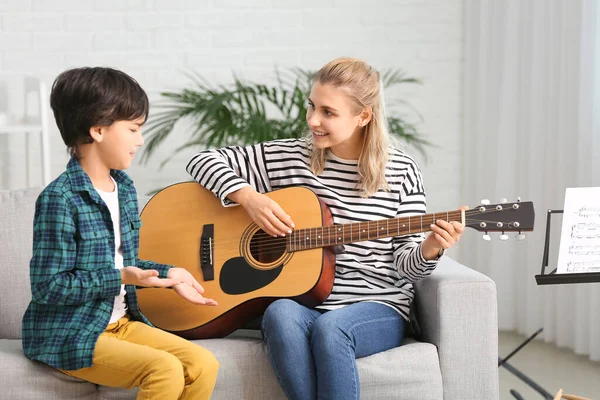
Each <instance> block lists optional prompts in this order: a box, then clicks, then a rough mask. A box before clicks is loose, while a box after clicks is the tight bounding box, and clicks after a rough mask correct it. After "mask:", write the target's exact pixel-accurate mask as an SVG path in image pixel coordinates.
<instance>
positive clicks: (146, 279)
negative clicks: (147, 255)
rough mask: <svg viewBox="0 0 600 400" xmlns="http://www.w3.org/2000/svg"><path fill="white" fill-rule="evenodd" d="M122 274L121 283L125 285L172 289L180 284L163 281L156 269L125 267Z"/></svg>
mask: <svg viewBox="0 0 600 400" xmlns="http://www.w3.org/2000/svg"><path fill="white" fill-rule="evenodd" d="M119 271H120V272H121V282H122V283H123V284H124V285H135V286H144V287H171V286H173V285H176V284H178V283H180V282H181V281H180V280H177V279H169V278H166V279H162V278H159V277H158V271H157V270H155V269H147V270H144V269H141V268H138V267H124V268H122V269H120V270H119Z"/></svg>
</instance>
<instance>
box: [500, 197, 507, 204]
mask: <svg viewBox="0 0 600 400" xmlns="http://www.w3.org/2000/svg"><path fill="white" fill-rule="evenodd" d="M507 201H508V200H506V199H505V198H504V197H503V198H501V199H500V201H499V202H498V203H500V204H504V203H506V202H507Z"/></svg>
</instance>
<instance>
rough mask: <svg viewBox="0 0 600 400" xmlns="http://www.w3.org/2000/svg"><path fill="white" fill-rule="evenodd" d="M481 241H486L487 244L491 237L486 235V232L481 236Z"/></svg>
mask: <svg viewBox="0 0 600 400" xmlns="http://www.w3.org/2000/svg"><path fill="white" fill-rule="evenodd" d="M482 239H483V240H486V241H488V242H489V241H490V240H492V237H491V236H490V235H488V233H487V232H486V233H485V234H484V235H483V237H482Z"/></svg>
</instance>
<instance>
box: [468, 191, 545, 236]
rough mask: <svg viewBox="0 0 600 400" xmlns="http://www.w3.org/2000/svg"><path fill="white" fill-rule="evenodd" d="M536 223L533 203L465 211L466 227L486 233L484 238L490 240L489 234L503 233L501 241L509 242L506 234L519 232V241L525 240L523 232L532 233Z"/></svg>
mask: <svg viewBox="0 0 600 400" xmlns="http://www.w3.org/2000/svg"><path fill="white" fill-rule="evenodd" d="M534 222H535V211H534V209H533V202H531V201H524V202H522V201H520V200H519V201H516V202H514V203H509V202H504V201H503V202H500V203H497V204H489V202H487V201H482V204H480V205H478V206H477V207H473V208H471V209H469V210H467V211H465V226H468V227H469V228H473V229H475V230H478V231H480V232H484V233H485V234H484V236H483V238H484V239H485V240H490V239H491V238H490V236H489V235H488V232H502V235H501V236H500V240H507V239H508V236H506V235H505V232H519V235H518V236H517V239H523V238H524V235H523V234H522V232H523V231H532V230H533V226H534Z"/></svg>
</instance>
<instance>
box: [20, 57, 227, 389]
mask: <svg viewBox="0 0 600 400" xmlns="http://www.w3.org/2000/svg"><path fill="white" fill-rule="evenodd" d="M50 103H51V107H52V110H53V112H54V117H55V119H56V124H57V125H58V128H59V130H60V134H61V136H62V138H63V141H64V142H65V144H66V146H67V148H68V151H69V153H70V154H71V160H70V161H69V163H68V164H67V169H66V171H65V172H64V173H63V174H61V175H60V176H59V177H58V178H57V179H56V180H55V181H53V182H52V183H50V184H49V185H48V186H47V187H46V188H45V189H44V190H43V192H42V193H41V194H40V196H39V197H38V199H37V202H36V210H35V217H34V234H33V257H32V259H31V264H30V279H31V292H32V300H31V302H30V304H29V307H28V308H27V311H26V312H25V315H24V317H23V349H24V352H25V355H26V356H27V357H29V358H31V359H33V360H38V361H41V362H43V363H46V364H48V365H50V366H52V367H54V368H57V369H59V370H60V371H62V372H63V373H65V374H67V375H71V376H74V377H77V378H80V379H83V380H86V381H89V382H93V383H96V384H99V385H106V386H113V387H124V388H133V387H139V392H138V399H141V398H144V399H148V398H150V399H178V398H179V399H208V398H209V397H210V394H211V393H212V390H213V388H214V385H215V383H216V378H217V371H218V367H219V364H218V362H217V361H216V359H215V358H214V356H213V355H212V353H210V352H209V351H208V350H206V349H203V348H202V347H200V346H198V345H196V344H194V343H191V342H189V341H187V340H185V339H182V338H180V337H177V336H175V335H172V334H170V333H167V332H164V331H161V330H160V329H157V328H154V327H152V326H151V325H150V323H149V322H148V320H147V319H146V318H145V317H144V315H142V313H141V312H140V310H139V307H138V304H137V297H136V291H135V287H136V286H145V287H151V286H152V287H172V288H173V290H175V292H176V293H177V294H178V295H180V296H181V297H183V298H185V299H186V300H188V301H191V302H193V303H196V304H202V305H208V306H211V305H216V302H215V301H214V300H211V299H207V298H204V297H203V296H202V292H203V291H204V290H203V288H202V286H200V284H199V283H198V282H197V281H196V280H195V279H194V278H193V276H192V275H191V274H190V273H189V272H188V271H187V270H185V269H182V268H175V267H171V266H169V265H163V264H157V263H154V262H151V261H144V260H139V259H138V257H137V255H138V240H139V228H140V225H141V223H140V219H139V216H138V204H137V194H136V191H135V188H134V186H133V182H132V180H131V179H130V178H129V177H128V176H127V174H125V173H124V172H123V171H122V170H124V169H127V168H128V167H129V165H130V164H131V161H132V159H133V157H134V155H135V153H136V151H137V150H138V148H139V147H140V146H142V145H143V143H144V139H143V138H142V135H141V127H142V125H143V124H144V122H146V119H147V116H148V109H149V103H148V97H147V96H146V93H145V92H144V90H143V89H142V88H141V87H140V86H139V85H138V83H137V82H136V81H135V80H134V79H133V78H131V77H130V76H128V75H127V74H125V73H123V72H121V71H117V70H114V69H110V68H76V69H71V70H67V71H65V72H63V73H61V74H60V75H59V76H58V78H57V79H56V80H55V82H54V84H53V86H52V93H51V95H50Z"/></svg>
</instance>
